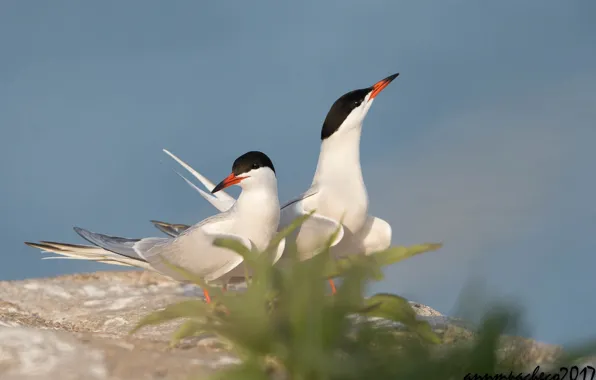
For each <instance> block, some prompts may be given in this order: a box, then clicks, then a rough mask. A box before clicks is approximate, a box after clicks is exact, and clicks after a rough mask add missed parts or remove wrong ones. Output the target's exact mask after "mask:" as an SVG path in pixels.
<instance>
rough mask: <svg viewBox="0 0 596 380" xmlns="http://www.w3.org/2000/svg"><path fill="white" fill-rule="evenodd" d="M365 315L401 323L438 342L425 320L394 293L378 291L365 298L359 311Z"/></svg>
mask: <svg viewBox="0 0 596 380" xmlns="http://www.w3.org/2000/svg"><path fill="white" fill-rule="evenodd" d="M359 314H360V315H363V316H367V317H380V318H384V319H388V320H391V321H394V322H400V323H403V324H404V325H405V326H406V327H408V328H409V329H410V330H412V331H414V332H416V333H417V334H418V335H419V336H420V337H421V338H423V339H425V340H426V341H428V342H431V343H440V342H441V340H440V338H439V336H438V335H437V334H436V333H435V332H434V331H433V330H432V327H431V326H430V324H429V323H428V322H427V321H423V320H419V319H418V318H417V314H416V312H415V311H414V309H413V308H412V306H411V305H410V303H409V302H408V300H406V299H405V298H403V297H400V296H397V295H395V294H387V293H379V294H375V295H374V296H372V297H370V298H368V299H366V300H365V303H364V308H363V309H362V310H361V311H360V312H359Z"/></svg>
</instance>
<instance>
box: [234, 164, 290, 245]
mask: <svg viewBox="0 0 596 380" xmlns="http://www.w3.org/2000/svg"><path fill="white" fill-rule="evenodd" d="M271 174H272V175H271V178H260V179H259V180H260V181H265V183H261V184H259V185H258V186H257V185H256V184H251V185H250V186H247V187H246V188H243V189H242V192H241V193H240V196H239V197H238V200H237V201H236V202H235V203H234V206H232V209H231V212H232V213H234V214H235V215H234V219H235V221H236V226H235V228H234V230H235V232H236V233H238V234H241V235H243V236H245V237H247V238H249V239H250V240H251V241H252V242H253V243H254V244H255V245H256V246H257V248H258V249H261V250H262V249H265V248H266V247H267V246H268V244H269V242H270V240H271V239H272V238H273V236H274V235H275V233H276V231H277V228H278V226H279V213H280V211H279V198H278V194H277V181H276V180H275V177H274V176H273V173H271Z"/></svg>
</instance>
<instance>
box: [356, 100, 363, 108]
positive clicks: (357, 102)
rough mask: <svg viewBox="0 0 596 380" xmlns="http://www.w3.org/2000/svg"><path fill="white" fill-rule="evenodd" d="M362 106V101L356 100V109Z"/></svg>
mask: <svg viewBox="0 0 596 380" xmlns="http://www.w3.org/2000/svg"><path fill="white" fill-rule="evenodd" d="M360 104H362V100H355V101H354V105H355V106H356V107H358V106H360Z"/></svg>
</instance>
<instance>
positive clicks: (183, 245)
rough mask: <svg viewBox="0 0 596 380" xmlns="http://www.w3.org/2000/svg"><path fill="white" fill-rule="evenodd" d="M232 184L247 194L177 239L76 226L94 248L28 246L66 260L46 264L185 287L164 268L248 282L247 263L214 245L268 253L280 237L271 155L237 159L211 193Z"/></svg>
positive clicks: (210, 278) (47, 243) (279, 249)
mask: <svg viewBox="0 0 596 380" xmlns="http://www.w3.org/2000/svg"><path fill="white" fill-rule="evenodd" d="M232 185H238V186H240V188H241V189H242V191H241V193H240V195H239V197H238V200H237V201H235V202H234V205H233V206H232V207H230V208H228V209H227V210H225V211H224V212H221V213H220V214H216V215H213V216H211V217H209V218H207V219H205V220H203V221H201V222H199V223H197V224H195V225H193V226H188V227H187V228H185V229H184V231H182V232H181V233H179V234H177V235H176V236H175V237H167V238H156V237H149V238H143V239H128V238H121V237H113V236H107V235H103V234H98V233H94V232H90V231H87V230H85V229H82V228H78V227H75V228H74V229H75V231H76V232H77V233H78V234H79V235H80V236H82V237H83V238H84V239H85V240H87V241H89V242H90V243H92V244H94V245H93V246H89V245H78V244H67V243H57V242H51V241H41V242H40V243H30V242H25V244H27V245H29V246H31V247H34V248H39V249H41V250H42V251H45V252H52V253H57V254H59V255H62V256H65V257H60V256H58V257H56V256H53V257H45V258H46V259H50V258H52V259H57V258H61V259H69V258H70V259H80V260H92V261H98V262H103V263H107V264H115V265H124V266H133V267H139V268H143V269H148V270H153V271H156V272H158V273H161V274H163V275H166V276H168V277H170V278H172V279H174V280H177V281H180V282H185V279H184V278H182V277H181V275H180V274H179V273H178V272H177V271H175V270H173V269H172V268H171V267H170V266H168V265H167V264H166V263H164V260H165V261H167V262H169V263H171V264H174V265H176V266H179V267H182V268H184V269H186V270H188V271H190V272H193V273H195V274H196V275H198V276H199V277H201V278H203V279H204V280H205V281H206V282H218V283H222V284H223V285H224V287H225V286H226V284H227V283H228V282H229V281H230V280H233V279H235V278H244V275H245V272H244V268H243V266H241V265H240V264H241V263H242V261H243V258H242V256H240V255H238V254H237V253H235V252H233V251H231V250H229V249H227V248H223V247H216V246H214V245H213V241H214V240H215V239H217V238H227V239H233V240H236V241H238V242H240V243H241V244H242V245H244V246H245V247H246V248H248V249H257V250H259V251H263V250H265V249H266V248H267V247H268V245H269V243H270V242H271V240H272V239H273V237H274V236H275V234H276V232H277V229H278V225H279V220H280V207H279V200H278V194H277V178H276V175H275V168H274V167H273V163H272V162H271V160H270V159H269V157H268V156H267V155H266V154H264V153H262V152H258V151H251V152H248V153H245V154H243V155H242V156H240V157H238V158H237V159H236V160H235V161H234V164H233V166H232V173H231V174H230V175H229V176H228V177H226V178H225V179H224V180H223V181H221V182H220V183H219V184H218V185H217V186H214V187H213V188H212V190H211V191H212V193H217V192H218V191H221V190H223V189H225V188H227V187H229V186H232ZM284 247H285V239H284V240H282V241H281V242H280V244H279V246H278V247H277V250H276V253H275V254H274V258H273V263H275V262H277V261H278V260H279V258H280V257H281V255H282V254H283V251H284ZM203 292H204V294H205V299H206V300H207V302H210V301H211V299H210V297H209V293H208V292H207V290H205V289H203Z"/></svg>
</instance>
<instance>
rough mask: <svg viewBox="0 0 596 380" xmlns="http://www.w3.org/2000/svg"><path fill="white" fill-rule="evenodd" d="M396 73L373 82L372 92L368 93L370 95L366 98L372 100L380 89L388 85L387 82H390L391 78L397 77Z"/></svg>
mask: <svg viewBox="0 0 596 380" xmlns="http://www.w3.org/2000/svg"><path fill="white" fill-rule="evenodd" d="M398 75H399V73H397V74H393V75H389V76H388V77H387V78H385V79H383V80H380V81H378V82H377V83H375V84H373V85H372V87H371V88H372V92H371V93H370V97H369V98H368V100H373V99H374V98H375V96H377V95H379V93H380V92H381V91H383V90H384V89H385V87H387V86H389V83H391V81H392V80H394V79H395V78H397V76H398Z"/></svg>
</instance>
